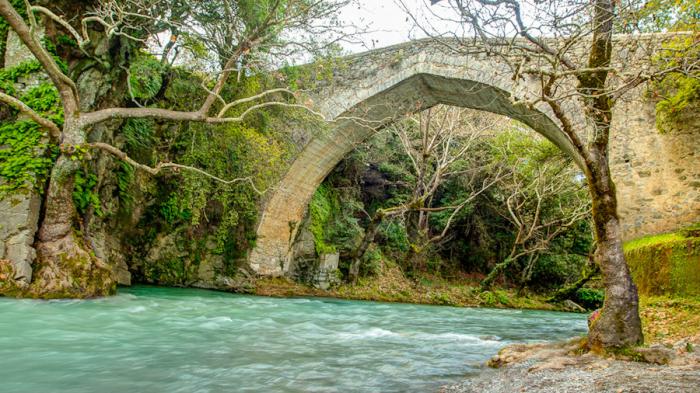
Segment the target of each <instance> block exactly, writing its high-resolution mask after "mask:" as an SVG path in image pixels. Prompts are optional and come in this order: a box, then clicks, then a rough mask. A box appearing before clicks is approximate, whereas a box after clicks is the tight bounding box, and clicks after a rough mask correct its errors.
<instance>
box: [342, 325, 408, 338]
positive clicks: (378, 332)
mask: <svg viewBox="0 0 700 393" xmlns="http://www.w3.org/2000/svg"><path fill="white" fill-rule="evenodd" d="M400 336H401V334H399V333H396V332H392V331H391V330H386V329H382V328H376V327H375V328H370V329H368V330H366V331H364V332H353V333H351V332H342V333H338V334H337V335H336V337H338V338H340V339H343V340H361V339H374V338H380V337H400Z"/></svg>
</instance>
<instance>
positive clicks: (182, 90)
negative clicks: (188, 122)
mask: <svg viewBox="0 0 700 393" xmlns="http://www.w3.org/2000/svg"><path fill="white" fill-rule="evenodd" d="M201 81H202V78H201V77H200V76H198V75H196V74H194V73H192V72H189V71H187V70H184V69H182V68H175V69H171V70H170V74H169V80H168V84H167V86H166V88H165V94H164V95H165V99H166V100H167V104H168V105H167V106H168V107H169V108H170V109H174V110H183V111H192V110H196V109H199V106H200V105H202V102H203V101H204V99H205V95H206V91H204V89H202V87H201Z"/></svg>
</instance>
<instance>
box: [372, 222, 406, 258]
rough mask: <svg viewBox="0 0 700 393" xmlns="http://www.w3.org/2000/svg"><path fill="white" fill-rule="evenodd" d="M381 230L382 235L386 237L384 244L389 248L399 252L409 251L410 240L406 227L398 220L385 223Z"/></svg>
mask: <svg viewBox="0 0 700 393" xmlns="http://www.w3.org/2000/svg"><path fill="white" fill-rule="evenodd" d="M379 230H380V236H381V237H382V238H383V239H384V246H385V247H387V248H388V249H389V250H392V251H398V252H403V253H405V252H408V250H409V249H410V242H409V240H408V234H407V233H406V227H405V226H404V225H403V224H402V223H400V222H397V221H396V220H390V221H387V222H386V223H383V225H382V227H381V228H380V229H379Z"/></svg>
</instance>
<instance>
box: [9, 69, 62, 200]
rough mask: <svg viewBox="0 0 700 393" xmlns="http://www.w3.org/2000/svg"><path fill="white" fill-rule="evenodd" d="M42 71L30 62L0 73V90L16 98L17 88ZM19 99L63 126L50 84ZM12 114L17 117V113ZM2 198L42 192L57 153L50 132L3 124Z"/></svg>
mask: <svg viewBox="0 0 700 393" xmlns="http://www.w3.org/2000/svg"><path fill="white" fill-rule="evenodd" d="M39 69H41V67H40V65H39V63H38V62H36V61H27V62H23V63H21V64H18V65H17V66H16V67H13V68H9V69H2V70H0V89H2V90H4V91H5V92H6V93H7V94H10V95H16V94H17V93H18V92H17V91H16V90H15V87H14V84H15V83H16V82H17V81H18V80H19V78H21V77H28V76H30V75H32V74H33V73H35V72H36V71H38V70H39ZM20 99H21V100H22V101H23V102H24V103H25V104H27V105H28V106H29V107H30V108H32V109H34V110H35V111H37V112H38V113H39V114H40V115H42V116H44V117H46V118H48V119H50V120H52V121H53V122H55V123H56V124H57V125H58V126H59V127H60V126H61V125H62V124H63V108H62V106H61V103H60V99H59V96H58V92H57V91H56V89H55V88H54V87H53V86H52V85H51V84H49V83H40V84H39V85H37V86H35V87H32V88H31V89H29V90H27V91H26V92H25V93H24V94H22V96H21V97H20ZM12 113H13V114H14V113H16V112H15V111H14V110H13V112H12ZM0 146H3V148H2V149H0V176H2V178H3V180H4V181H3V184H2V185H0V197H2V196H4V195H6V194H8V193H11V192H14V191H17V190H19V189H22V188H25V189H27V188H28V189H32V188H33V189H36V190H37V191H41V190H42V189H43V187H42V186H43V184H44V181H45V180H46V178H47V177H48V175H49V172H50V170H51V167H52V166H53V162H54V161H55V159H56V157H57V155H58V149H57V148H56V146H55V145H52V144H50V143H49V141H48V137H47V132H46V130H45V129H43V128H42V127H40V126H39V125H38V124H37V123H35V122H34V121H31V120H11V119H6V120H4V121H2V122H0Z"/></svg>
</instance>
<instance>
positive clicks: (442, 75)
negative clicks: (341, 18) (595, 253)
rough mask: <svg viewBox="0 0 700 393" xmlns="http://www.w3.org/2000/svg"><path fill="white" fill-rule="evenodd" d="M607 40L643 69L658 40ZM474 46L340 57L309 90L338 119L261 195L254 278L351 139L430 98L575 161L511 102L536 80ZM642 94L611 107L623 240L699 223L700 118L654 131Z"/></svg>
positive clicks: (275, 259)
mask: <svg viewBox="0 0 700 393" xmlns="http://www.w3.org/2000/svg"><path fill="white" fill-rule="evenodd" d="M614 47H615V48H616V49H615V60H614V61H615V62H616V63H617V65H618V66H621V67H623V69H626V70H630V69H639V70H642V69H644V67H648V66H649V65H648V64H645V63H644V60H643V59H648V58H649V53H650V52H653V51H654V50H655V48H658V47H659V39H658V37H657V36H648V37H646V38H643V39H642V40H641V41H639V40H637V41H634V42H631V40H628V39H626V38H621V39H618V42H616V44H615V46H614ZM475 49H477V50H473V51H469V50H468V51H460V52H459V54H455V52H454V51H452V52H450V51H448V50H447V49H446V47H445V46H444V45H442V44H440V43H437V42H435V41H430V40H421V41H412V42H408V43H405V44H400V45H395V46H392V47H388V48H384V49H379V50H374V51H370V52H366V53H362V54H358V55H353V56H350V57H348V58H346V59H344V61H342V62H341V65H340V66H338V67H337V68H336V69H335V70H334V75H333V78H332V80H331V81H329V82H326V83H325V84H323V85H322V86H320V87H318V88H316V89H315V91H314V92H313V93H312V99H313V101H314V102H315V107H316V109H317V110H318V111H319V112H321V113H322V114H323V115H324V116H326V118H332V119H337V120H336V121H335V122H333V123H331V127H330V130H329V131H327V132H322V133H318V135H316V136H314V137H313V138H311V140H310V141H309V142H308V143H307V144H306V146H305V147H304V149H303V150H302V151H301V153H300V155H299V156H298V157H297V158H296V160H295V161H294V162H293V163H292V165H291V166H290V168H289V169H288V171H287V172H286V174H285V175H284V176H283V178H282V179H281V181H280V183H279V184H278V186H277V187H275V191H274V192H273V193H272V194H271V195H270V196H269V197H268V199H267V201H266V203H265V206H264V210H263V212H262V214H261V217H260V221H259V225H258V228H257V243H256V247H255V248H254V249H253V250H252V252H251V254H250V255H249V263H250V266H251V268H252V269H253V270H255V271H256V272H257V273H259V274H262V275H282V274H285V273H287V272H288V270H289V266H290V262H291V257H292V256H291V253H292V252H291V244H292V242H293V240H294V238H295V236H296V233H297V231H298V230H299V226H300V223H301V222H302V220H303V217H304V215H305V213H306V209H307V206H308V203H309V201H310V199H311V196H312V195H313V193H314V191H315V190H316V188H317V187H318V186H319V185H320V183H321V182H322V181H323V179H324V178H325V177H326V175H327V174H328V173H329V172H330V171H331V170H332V169H333V168H334V167H335V166H336V164H337V163H338V162H339V161H340V160H342V159H343V157H345V156H346V155H347V154H348V153H349V152H350V151H351V150H353V149H354V147H355V146H356V144H357V143H360V142H362V141H364V140H365V139H367V138H368V137H369V136H371V135H372V134H373V133H374V132H376V129H378V128H381V127H382V126H383V125H386V124H388V123H390V122H391V119H396V118H398V117H399V116H401V115H406V114H408V113H414V112H418V111H421V110H424V109H427V108H430V107H432V106H434V105H437V104H446V105H453V106H460V107H466V108H472V109H478V110H484V111H489V112H493V113H497V114H501V115H505V116H508V117H510V118H513V119H517V120H519V121H521V122H523V123H525V124H526V125H528V126H529V127H531V128H532V129H533V130H534V131H536V132H538V133H540V134H542V135H543V136H544V137H546V138H547V139H549V140H550V141H552V142H553V143H554V144H555V145H557V146H558V147H559V148H561V149H563V150H564V151H565V152H567V153H569V154H570V155H571V156H572V157H573V158H574V160H575V161H577V162H580V158H579V157H578V155H577V154H576V153H575V152H574V150H573V148H572V146H571V142H570V141H569V139H568V138H567V137H566V135H565V134H564V133H563V132H562V131H561V130H560V126H559V123H558V121H557V120H556V119H555V118H554V116H552V115H551V113H550V112H549V109H548V107H544V106H536V107H534V108H528V107H527V106H525V105H518V104H515V103H514V102H515V100H514V98H517V99H529V97H528V94H529V92H537V91H538V89H539V83H538V81H536V80H534V79H532V80H527V79H526V80H524V81H519V82H518V83H517V84H516V83H515V82H514V81H513V78H512V75H513V73H512V71H511V70H510V69H509V67H508V64H507V63H506V62H505V61H503V60H502V59H501V58H499V57H495V56H488V55H486V54H485V53H484V51H483V50H478V49H479V48H475ZM644 92H645V87H644V86H641V87H638V88H636V89H635V90H633V91H631V92H629V93H628V94H627V96H626V97H625V99H623V100H620V101H619V102H618V104H617V105H616V107H615V110H614V113H613V129H612V134H611V168H612V172H613V178H614V180H615V183H616V185H617V193H618V198H619V214H620V217H621V221H622V225H623V230H624V236H625V237H626V238H633V237H636V236H641V235H646V234H651V233H659V232H663V231H667V230H672V229H676V228H677V227H679V226H682V225H684V224H687V223H691V222H696V221H698V220H700V132H699V130H698V129H699V128H700V124H694V125H691V127H688V128H689V130H685V129H684V130H683V131H678V132H673V133H667V134H661V133H659V132H658V131H657V130H656V126H655V109H654V103H653V102H650V101H649V100H647V99H645V98H644ZM565 105H566V106H565V109H566V111H567V112H568V113H569V114H570V116H572V117H573V118H574V120H576V121H578V122H579V124H580V125H579V127H581V130H582V131H583V132H582V133H584V134H585V127H586V126H585V123H584V122H583V121H582V119H583V117H582V116H581V107H580V105H577V102H575V101H571V102H567V103H565ZM354 119H362V121H356V120H354ZM368 125H371V126H368Z"/></svg>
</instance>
